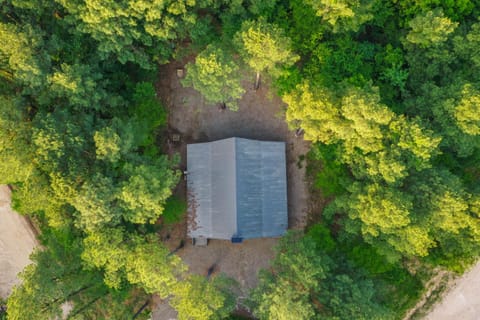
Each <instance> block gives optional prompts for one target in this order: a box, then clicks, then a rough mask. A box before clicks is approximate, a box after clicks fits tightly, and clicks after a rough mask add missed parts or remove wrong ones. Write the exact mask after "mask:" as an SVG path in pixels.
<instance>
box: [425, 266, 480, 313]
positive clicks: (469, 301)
mask: <svg viewBox="0 0 480 320" xmlns="http://www.w3.org/2000/svg"><path fill="white" fill-rule="evenodd" d="M425 319H426V320H451V319H455V320H478V319H480V262H478V263H477V264H476V265H475V266H474V267H473V268H472V269H471V270H470V271H469V272H467V273H465V274H464V275H463V276H462V277H461V278H459V279H457V281H456V282H455V285H454V286H453V287H452V288H451V289H450V290H449V291H448V292H447V293H446V295H445V296H444V297H443V299H442V301H441V302H440V303H438V304H437V305H435V306H434V308H433V310H432V311H431V312H430V313H429V314H428V315H427V316H426V317H425Z"/></svg>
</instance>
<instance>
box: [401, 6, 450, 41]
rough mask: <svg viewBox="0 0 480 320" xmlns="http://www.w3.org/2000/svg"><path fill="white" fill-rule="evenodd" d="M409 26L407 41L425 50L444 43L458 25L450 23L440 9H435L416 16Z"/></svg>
mask: <svg viewBox="0 0 480 320" xmlns="http://www.w3.org/2000/svg"><path fill="white" fill-rule="evenodd" d="M409 26H410V28H411V30H410V32H409V33H408V34H407V41H408V42H410V43H413V44H416V45H419V46H420V47H424V48H425V47H429V46H432V45H435V44H437V43H441V42H444V41H446V40H447V39H448V35H449V34H450V33H452V32H453V31H454V30H455V28H456V27H457V26H458V23H456V22H452V21H451V20H450V19H449V18H447V17H445V16H444V14H443V11H442V10H441V9H437V10H433V11H428V12H427V13H425V14H420V15H417V16H416V17H415V18H414V19H413V20H411V21H410V23H409Z"/></svg>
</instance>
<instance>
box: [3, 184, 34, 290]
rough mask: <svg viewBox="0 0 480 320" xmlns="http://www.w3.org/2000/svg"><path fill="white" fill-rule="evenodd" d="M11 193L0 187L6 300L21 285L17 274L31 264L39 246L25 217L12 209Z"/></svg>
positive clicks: (6, 188)
mask: <svg viewBox="0 0 480 320" xmlns="http://www.w3.org/2000/svg"><path fill="white" fill-rule="evenodd" d="M10 199H11V192H10V190H9V188H8V187H7V186H4V185H2V186H0V298H1V299H5V298H7V297H8V295H9V294H10V292H11V290H12V288H13V286H15V285H16V284H18V283H20V280H19V279H18V277H17V274H18V273H19V272H20V271H22V270H23V268H25V266H27V265H28V264H30V263H31V261H30V259H29V256H30V253H31V252H32V250H33V248H34V247H35V246H36V245H37V240H36V238H35V234H34V232H33V230H32V228H31V225H30V224H29V222H28V221H27V219H26V218H25V217H22V216H21V215H19V214H18V213H16V212H15V211H13V210H12V208H11V202H10Z"/></svg>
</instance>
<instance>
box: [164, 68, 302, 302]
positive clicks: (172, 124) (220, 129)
mask: <svg viewBox="0 0 480 320" xmlns="http://www.w3.org/2000/svg"><path fill="white" fill-rule="evenodd" d="M184 64H185V61H183V62H180V61H176V62H172V63H170V64H168V65H165V66H162V67H161V68H160V73H159V81H158V83H157V93H158V96H159V98H160V99H161V100H162V102H163V104H164V105H165V107H166V108H167V109H168V112H169V121H168V130H167V131H168V132H167V134H166V136H167V138H168V137H169V136H170V137H171V135H172V134H174V133H178V134H180V136H181V141H180V143H177V144H167V143H165V142H163V143H164V144H165V145H166V146H167V148H168V149H169V153H170V154H173V153H179V154H180V155H181V164H180V167H181V169H182V170H184V169H185V167H186V163H185V162H186V144H188V143H195V142H206V141H214V140H218V139H224V138H230V137H241V138H249V139H257V140H270V141H285V142H286V149H287V151H286V152H287V179H288V211H289V229H303V228H304V226H305V224H306V221H307V214H308V211H309V210H308V205H309V203H308V199H309V195H308V187H307V183H306V182H305V162H304V161H302V160H301V159H303V158H304V155H305V154H306V153H307V152H308V150H309V143H308V142H306V141H304V140H303V139H302V138H301V137H295V134H294V132H292V131H290V130H289V129H288V127H287V124H286V122H285V119H284V111H285V105H284V104H283V102H282V101H281V99H280V98H279V97H278V96H276V95H274V94H273V93H272V90H269V88H268V87H267V85H265V84H262V85H261V86H260V88H259V90H257V91H254V90H253V80H254V74H252V82H251V83H248V82H245V83H244V88H245V89H246V93H245V94H244V96H243V98H242V99H241V100H240V102H239V110H238V111H236V112H234V111H230V110H220V109H219V107H218V106H215V105H209V104H207V103H205V101H204V99H203V97H202V96H201V95H200V94H199V93H198V92H197V91H195V90H194V89H192V88H184V87H183V86H182V85H181V83H180V78H179V77H178V76H177V72H176V70H177V68H183V67H184ZM175 192H176V195H177V196H179V197H182V198H183V199H185V198H186V184H185V181H181V183H180V184H179V186H178V187H177V190H176V191H175ZM184 220H185V219H184ZM162 237H163V239H164V241H165V243H166V244H167V246H169V247H170V248H171V249H173V248H175V247H177V246H178V245H179V243H180V241H181V240H184V242H185V246H184V248H183V249H181V250H180V251H179V252H178V254H179V256H181V257H182V259H183V260H184V261H185V262H186V263H187V264H188V265H189V267H190V271H191V272H193V273H197V274H206V273H207V270H208V269H209V268H210V267H211V266H212V265H214V264H215V265H216V271H217V272H222V273H225V274H227V275H228V276H230V277H232V278H234V279H236V280H237V281H238V283H239V284H240V286H241V288H242V294H246V293H247V292H248V289H250V288H253V287H254V286H255V285H256V283H257V273H258V271H259V269H261V268H267V267H268V266H269V261H270V260H271V259H272V258H273V256H274V252H273V250H272V249H273V247H274V245H275V244H276V243H277V242H278V239H272V238H269V239H267V238H265V239H253V240H248V241H244V242H243V243H242V244H232V243H231V242H230V241H224V240H210V241H209V244H208V246H206V247H194V246H192V245H191V241H190V239H187V226H186V222H185V221H183V222H182V223H178V224H176V225H173V226H171V227H170V228H168V229H167V230H164V231H163V232H162Z"/></svg>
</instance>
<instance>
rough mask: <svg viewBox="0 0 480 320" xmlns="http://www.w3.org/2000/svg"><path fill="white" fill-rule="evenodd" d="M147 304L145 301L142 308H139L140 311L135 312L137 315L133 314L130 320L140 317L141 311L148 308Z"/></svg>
mask: <svg viewBox="0 0 480 320" xmlns="http://www.w3.org/2000/svg"><path fill="white" fill-rule="evenodd" d="M148 303H149V301H148V300H147V301H145V303H144V304H143V306H141V307H140V309H139V310H138V311H137V313H135V314H134V315H133V318H132V320H135V319H136V318H137V317H138V316H139V315H140V313H142V311H143V310H144V309H145V308H146V307H147V306H148Z"/></svg>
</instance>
